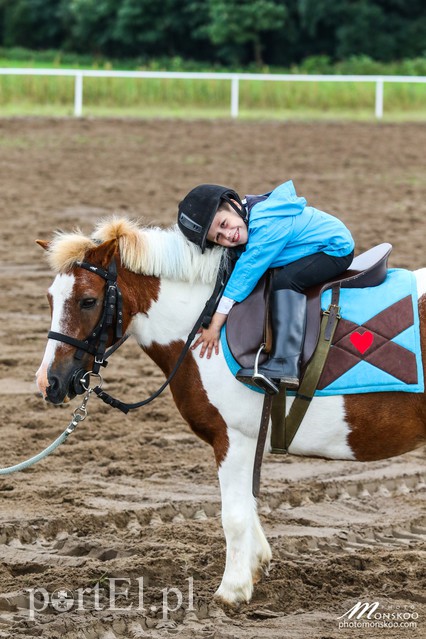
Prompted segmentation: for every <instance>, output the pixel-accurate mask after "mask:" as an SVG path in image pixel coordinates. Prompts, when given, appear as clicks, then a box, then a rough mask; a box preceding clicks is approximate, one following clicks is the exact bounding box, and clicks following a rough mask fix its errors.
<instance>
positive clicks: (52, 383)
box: [49, 376, 59, 392]
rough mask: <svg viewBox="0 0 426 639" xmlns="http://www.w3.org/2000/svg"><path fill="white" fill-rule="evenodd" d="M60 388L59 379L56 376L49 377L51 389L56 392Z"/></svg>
mask: <svg viewBox="0 0 426 639" xmlns="http://www.w3.org/2000/svg"><path fill="white" fill-rule="evenodd" d="M58 388H59V379H58V378H57V377H55V376H52V377H50V378H49V389H50V390H51V391H53V392H56V391H57V390H58Z"/></svg>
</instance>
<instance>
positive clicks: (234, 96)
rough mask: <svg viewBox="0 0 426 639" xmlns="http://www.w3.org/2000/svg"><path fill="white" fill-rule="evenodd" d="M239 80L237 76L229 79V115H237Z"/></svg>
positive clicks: (235, 116) (234, 116)
mask: <svg viewBox="0 0 426 639" xmlns="http://www.w3.org/2000/svg"><path fill="white" fill-rule="evenodd" d="M239 92H240V81H239V78H238V76H237V75H236V76H234V77H233V78H232V80H231V117H233V118H237V117H238V106H239V99H240V96H239Z"/></svg>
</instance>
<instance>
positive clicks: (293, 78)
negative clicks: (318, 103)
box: [0, 68, 426, 119]
mask: <svg viewBox="0 0 426 639" xmlns="http://www.w3.org/2000/svg"><path fill="white" fill-rule="evenodd" d="M0 75H50V76H71V77H74V78H75V81H74V83H75V84H74V87H75V88H74V115H75V116H76V117H80V116H81V115H82V114H83V78H135V79H141V78H156V79H159V78H162V79H164V78H173V79H175V80H176V79H178V80H179V79H180V80H188V79H191V80H223V81H228V82H230V83H231V116H232V117H233V118H237V117H238V112H239V91H240V82H244V81H246V80H255V81H261V82H374V83H375V85H376V94H375V108H374V113H375V116H376V118H379V119H380V118H382V117H383V88H384V84H385V82H398V83H401V82H403V83H421V84H423V83H426V76H410V75H404V76H403V75H308V74H304V75H297V74H294V75H293V74H276V75H275V74H271V73H268V74H266V73H265V74H261V73H191V72H182V73H175V72H169V71H92V70H87V71H86V70H80V69H20V68H13V69H0Z"/></svg>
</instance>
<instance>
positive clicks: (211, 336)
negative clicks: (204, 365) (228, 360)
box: [191, 313, 228, 359]
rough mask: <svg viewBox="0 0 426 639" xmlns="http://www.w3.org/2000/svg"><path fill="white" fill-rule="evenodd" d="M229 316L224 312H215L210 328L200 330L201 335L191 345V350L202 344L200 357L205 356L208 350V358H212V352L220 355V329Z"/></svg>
mask: <svg viewBox="0 0 426 639" xmlns="http://www.w3.org/2000/svg"><path fill="white" fill-rule="evenodd" d="M227 317H228V316H227V315H224V314H223V313H215V314H214V315H213V317H212V321H211V323H210V326H209V327H208V328H202V329H201V330H200V336H199V337H198V339H197V341H196V342H194V344H193V345H192V346H191V350H195V349H196V348H197V347H198V346H199V345H200V344H201V350H200V357H204V354H205V352H206V351H207V359H210V357H211V356H212V352H213V349H214V352H215V353H216V355H219V341H220V329H221V328H222V326H223V325H224V324H225V322H226V318H227Z"/></svg>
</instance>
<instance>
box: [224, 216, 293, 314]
mask: <svg viewBox="0 0 426 639" xmlns="http://www.w3.org/2000/svg"><path fill="white" fill-rule="evenodd" d="M268 222H269V223H268ZM292 225H293V219H292V218H286V219H283V220H280V222H279V223H277V220H276V219H273V220H262V225H261V226H259V227H257V228H254V229H252V230H251V232H250V236H249V241H248V243H247V247H246V250H245V252H244V253H243V254H242V255H241V257H240V258H239V259H238V260H237V263H236V265H235V268H234V270H233V272H232V275H231V277H230V278H229V281H228V284H227V285H226V288H225V290H224V293H223V294H224V295H225V296H226V297H230V298H231V299H233V300H235V301H236V302H241V301H242V300H243V299H245V298H246V297H247V296H248V295H250V293H251V292H252V290H253V289H254V287H255V286H256V284H257V282H258V281H259V280H260V278H261V277H262V275H263V274H264V273H266V271H267V270H268V268H269V267H270V266H272V265H273V264H274V262H275V261H276V259H277V258H278V256H279V255H280V254H281V253H282V251H283V250H284V248H285V246H286V244H287V242H288V240H289V237H290V232H291V227H292Z"/></svg>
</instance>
